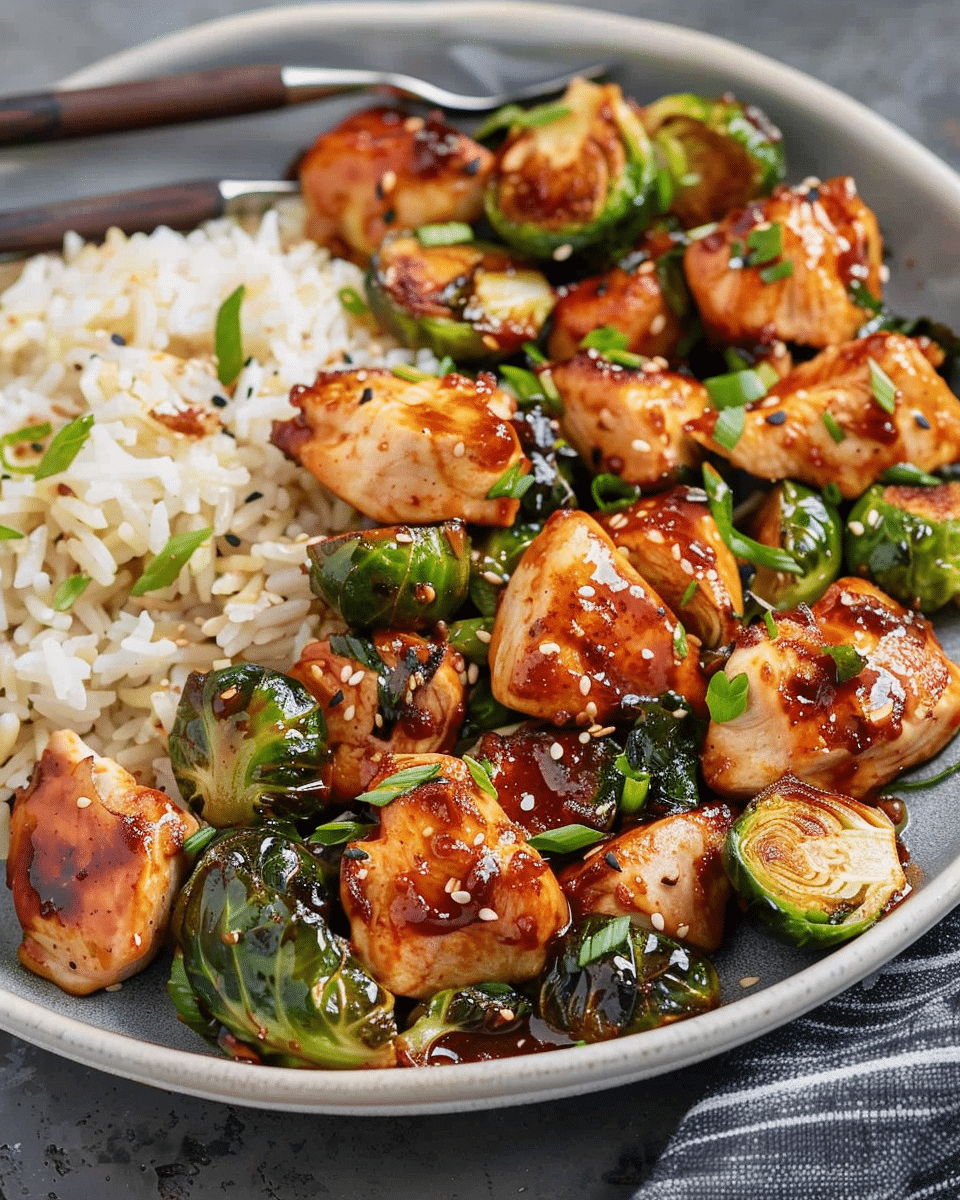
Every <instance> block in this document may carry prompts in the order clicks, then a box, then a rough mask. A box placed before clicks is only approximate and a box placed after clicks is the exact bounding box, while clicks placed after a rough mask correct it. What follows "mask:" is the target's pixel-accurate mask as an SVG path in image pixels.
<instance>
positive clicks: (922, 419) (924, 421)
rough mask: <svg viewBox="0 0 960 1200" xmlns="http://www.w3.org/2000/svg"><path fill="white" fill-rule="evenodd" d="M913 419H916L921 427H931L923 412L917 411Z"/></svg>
mask: <svg viewBox="0 0 960 1200" xmlns="http://www.w3.org/2000/svg"><path fill="white" fill-rule="evenodd" d="M913 419H914V422H915V423H916V424H917V425H918V426H919V428H920V429H929V428H930V422H929V421H928V420H927V418H926V417H925V416H924V415H923V413H921V412H915V413H914V414H913Z"/></svg>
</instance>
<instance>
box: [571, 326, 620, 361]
mask: <svg viewBox="0 0 960 1200" xmlns="http://www.w3.org/2000/svg"><path fill="white" fill-rule="evenodd" d="M629 340H630V339H629V338H628V337H627V335H626V334H625V333H624V332H623V330H622V329H617V327H616V326H615V325H601V326H600V327H599V328H598V329H591V330H590V332H589V333H588V334H587V336H586V337H585V338H584V339H583V340H582V341H581V343H580V349H581V350H599V351H600V353H601V354H606V353H607V351H609V350H626V348H627V343H628V342H629Z"/></svg>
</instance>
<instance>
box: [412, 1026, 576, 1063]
mask: <svg viewBox="0 0 960 1200" xmlns="http://www.w3.org/2000/svg"><path fill="white" fill-rule="evenodd" d="M503 1024H504V1025H505V1028H499V1027H494V1028H491V1029H482V1030H478V1031H477V1032H474V1033H466V1032H464V1031H462V1030H451V1031H450V1032H449V1033H444V1034H442V1035H441V1036H440V1037H438V1038H435V1039H434V1040H433V1041H431V1043H430V1046H429V1047H428V1049H427V1052H426V1053H425V1054H417V1055H415V1056H414V1055H412V1054H411V1053H410V1051H409V1050H408V1049H407V1048H406V1047H405V1045H404V1041H403V1037H402V1036H401V1037H400V1038H399V1039H398V1042H397V1066H398V1067H440V1066H448V1065H450V1064H453V1063H468V1062H491V1061H493V1060H495V1059H499V1058H515V1057H516V1056H517V1055H519V1054H542V1053H544V1051H546V1050H561V1049H564V1048H568V1047H570V1046H573V1045H574V1043H573V1041H572V1040H571V1039H570V1038H568V1037H565V1036H564V1034H562V1033H557V1032H556V1030H554V1029H551V1028H550V1026H549V1025H547V1023H546V1022H545V1021H541V1020H540V1018H539V1017H535V1016H528V1017H522V1018H519V1019H517V1020H515V1021H513V1022H503Z"/></svg>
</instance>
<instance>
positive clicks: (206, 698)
mask: <svg viewBox="0 0 960 1200" xmlns="http://www.w3.org/2000/svg"><path fill="white" fill-rule="evenodd" d="M169 754H170V762H171V764H172V766H173V774H174V777H175V778H176V781H177V787H178V788H179V789H180V794H181V795H182V796H183V798H184V800H185V801H186V802H187V803H188V804H189V805H190V807H191V808H192V809H193V810H194V812H196V813H197V814H198V815H200V816H202V817H203V818H204V820H205V821H208V822H209V823H210V824H211V825H215V826H217V827H218V828H224V827H225V826H228V825H255V824H256V823H257V822H258V821H260V820H262V819H263V818H266V817H280V818H295V819H299V818H301V817H310V816H313V815H314V814H315V813H317V812H318V811H319V810H320V809H321V808H322V807H323V805H324V804H325V803H326V801H327V798H328V796H329V792H330V760H329V753H328V750H327V726H326V722H325V721H324V718H323V712H322V710H321V708H320V706H319V704H318V703H317V701H316V700H315V699H314V698H313V696H311V695H310V693H309V692H308V691H307V689H306V688H305V687H303V685H302V684H300V683H298V682H297V681H296V680H295V679H291V678H290V677H289V676H287V675H282V674H281V673H280V672H279V671H271V670H270V669H269V668H267V667H258V666H255V665H254V664H253V663H244V664H241V665H238V666H233V667H226V668H224V669H223V670H222V671H211V672H209V674H207V675H202V674H200V673H199V672H197V671H194V672H193V673H192V674H191V675H189V676H188V677H187V682H186V683H185V684H184V687H183V694H182V695H181V697H180V703H179V704H178V705H177V712H176V716H175V718H174V722H173V728H172V729H171V731H170V738H169Z"/></svg>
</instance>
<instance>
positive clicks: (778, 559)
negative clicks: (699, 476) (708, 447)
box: [703, 463, 803, 678]
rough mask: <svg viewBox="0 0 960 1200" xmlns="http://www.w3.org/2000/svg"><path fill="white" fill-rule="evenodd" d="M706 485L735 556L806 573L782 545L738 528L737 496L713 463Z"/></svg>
mask: <svg viewBox="0 0 960 1200" xmlns="http://www.w3.org/2000/svg"><path fill="white" fill-rule="evenodd" d="M703 486H704V489H705V490H706V493H707V499H708V500H709V503H710V512H711V514H712V515H713V519H714V520H715V521H716V523H717V529H718V531H719V533H720V537H721V538H722V539H723V541H724V544H725V545H726V546H727V548H728V549H729V550H730V552H731V553H732V554H735V555H736V556H737V557H738V558H742V559H745V560H746V561H747V562H749V563H753V565H754V566H757V567H769V568H770V570H771V571H782V572H783V573H784V574H786V575H802V574H803V568H802V567H801V566H800V565H799V564H798V563H797V561H796V559H795V558H794V557H793V555H792V554H791V553H790V552H789V551H788V550H782V549H781V548H780V547H779V546H765V545H763V544H762V543H761V542H755V541H754V540H753V538H749V537H746V536H745V535H744V534H742V533H740V532H739V531H738V530H736V529H734V527H733V493H732V492H731V491H730V488H729V487H728V486H727V484H726V483H725V482H724V480H723V479H722V478H721V476H720V475H719V474H718V472H717V471H715V470H714V468H713V467H711V466H710V464H709V463H704V464H703ZM714 678H716V676H714Z"/></svg>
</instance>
